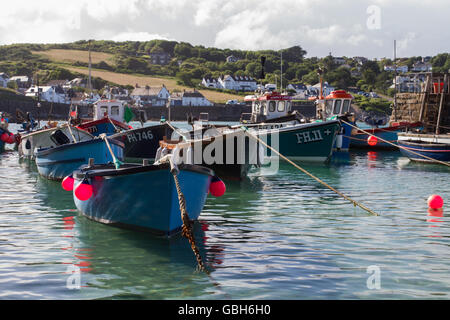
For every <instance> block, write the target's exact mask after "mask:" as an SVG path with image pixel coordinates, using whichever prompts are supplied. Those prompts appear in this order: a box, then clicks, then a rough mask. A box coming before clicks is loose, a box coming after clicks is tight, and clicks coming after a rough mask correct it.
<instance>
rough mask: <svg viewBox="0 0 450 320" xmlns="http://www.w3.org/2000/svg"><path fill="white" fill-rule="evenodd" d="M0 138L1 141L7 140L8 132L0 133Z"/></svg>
mask: <svg viewBox="0 0 450 320" xmlns="http://www.w3.org/2000/svg"><path fill="white" fill-rule="evenodd" d="M0 140H2V141H3V142H8V140H9V134H7V133H6V132H3V133H2V135H1V136H0Z"/></svg>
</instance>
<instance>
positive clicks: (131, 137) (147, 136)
mask: <svg viewBox="0 0 450 320" xmlns="http://www.w3.org/2000/svg"><path fill="white" fill-rule="evenodd" d="M127 138H128V142H138V141H142V140H152V139H153V133H152V132H151V131H147V132H145V131H142V132H133V133H128V134H127Z"/></svg>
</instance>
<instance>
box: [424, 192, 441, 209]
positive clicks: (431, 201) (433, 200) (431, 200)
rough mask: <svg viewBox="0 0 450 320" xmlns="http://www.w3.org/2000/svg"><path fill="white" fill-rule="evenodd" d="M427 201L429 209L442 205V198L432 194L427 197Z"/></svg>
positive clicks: (438, 207)
mask: <svg viewBox="0 0 450 320" xmlns="http://www.w3.org/2000/svg"><path fill="white" fill-rule="evenodd" d="M427 203H428V207H429V208H431V209H440V208H442V206H443V205H444V200H443V199H442V197H441V196H439V195H437V194H433V195H431V196H429V197H428V200H427Z"/></svg>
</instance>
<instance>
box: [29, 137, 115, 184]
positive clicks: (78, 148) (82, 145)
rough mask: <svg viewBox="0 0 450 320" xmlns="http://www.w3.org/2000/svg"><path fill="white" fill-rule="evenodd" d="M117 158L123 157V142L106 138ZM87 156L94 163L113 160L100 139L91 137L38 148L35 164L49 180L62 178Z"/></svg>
mask: <svg viewBox="0 0 450 320" xmlns="http://www.w3.org/2000/svg"><path fill="white" fill-rule="evenodd" d="M108 141H109V144H110V146H111V149H112V151H113V152H114V155H115V156H116V158H117V159H120V160H122V159H123V144H121V143H119V142H116V141H114V140H108ZM89 158H93V159H94V163H108V162H113V159H112V156H111V154H110V152H109V150H108V148H107V146H106V143H105V141H104V140H102V139H92V140H90V141H83V142H78V143H71V144H65V145H61V146H58V147H54V148H45V149H38V151H37V152H36V165H37V169H38V171H39V174H41V175H42V176H43V177H45V178H47V179H51V180H62V179H64V177H66V176H68V175H70V174H72V173H73V171H75V170H76V169H78V168H79V167H80V166H82V165H83V164H87V163H88V161H89Z"/></svg>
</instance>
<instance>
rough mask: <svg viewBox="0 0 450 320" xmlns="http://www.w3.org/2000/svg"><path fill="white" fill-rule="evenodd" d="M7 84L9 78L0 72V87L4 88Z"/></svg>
mask: <svg viewBox="0 0 450 320" xmlns="http://www.w3.org/2000/svg"><path fill="white" fill-rule="evenodd" d="M8 82H9V77H8V75H7V74H6V73H4V72H0V87H3V88H6V86H7V85H8Z"/></svg>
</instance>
